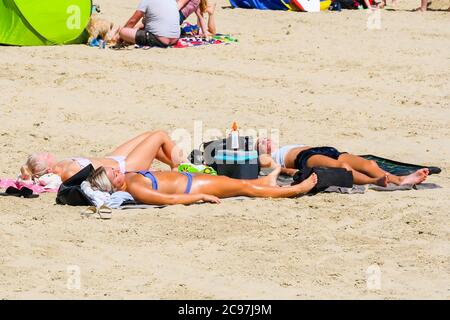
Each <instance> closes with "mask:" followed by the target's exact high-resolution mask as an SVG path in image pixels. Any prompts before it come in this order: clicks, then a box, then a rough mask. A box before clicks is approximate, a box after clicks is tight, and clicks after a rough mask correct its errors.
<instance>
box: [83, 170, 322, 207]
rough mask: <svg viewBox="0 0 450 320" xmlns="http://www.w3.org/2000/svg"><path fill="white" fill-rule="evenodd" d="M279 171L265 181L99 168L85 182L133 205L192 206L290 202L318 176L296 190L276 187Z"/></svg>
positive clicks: (273, 172)
mask: <svg viewBox="0 0 450 320" xmlns="http://www.w3.org/2000/svg"><path fill="white" fill-rule="evenodd" d="M279 174H280V168H276V169H275V170H273V171H272V172H271V173H270V174H269V175H268V176H267V177H264V178H260V179H254V180H238V179H232V178H228V177H226V176H211V175H207V174H198V175H197V174H191V173H186V172H183V173H179V172H167V171H159V172H150V171H134V172H126V173H122V172H120V171H119V170H117V169H113V168H104V167H100V168H98V169H96V170H95V171H94V172H93V173H92V174H91V175H90V176H89V177H88V179H87V181H89V183H90V184H91V186H92V188H93V189H96V190H100V191H107V192H115V191H126V192H128V193H130V194H131V195H132V196H133V198H134V199H135V200H136V201H139V202H141V203H145V204H154V205H171V204H191V203H195V202H199V201H204V202H212V203H220V200H219V199H220V198H228V197H236V196H247V197H260V198H289V197H295V196H299V195H302V194H304V193H307V192H308V191H310V190H311V189H312V188H313V187H314V186H315V185H316V183H317V176H316V175H315V174H313V175H311V176H310V177H309V178H308V179H306V180H304V181H303V182H302V183H300V184H297V185H295V186H288V187H279V186H277V184H276V180H277V177H278V175H279Z"/></svg>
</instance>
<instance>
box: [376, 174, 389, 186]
mask: <svg viewBox="0 0 450 320" xmlns="http://www.w3.org/2000/svg"><path fill="white" fill-rule="evenodd" d="M388 183H389V178H388V176H387V175H385V176H384V177H382V178H380V179H378V180H377V181H376V182H375V184H376V185H377V186H380V187H387V185H388Z"/></svg>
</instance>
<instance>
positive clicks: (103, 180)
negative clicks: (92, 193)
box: [86, 167, 115, 193]
mask: <svg viewBox="0 0 450 320" xmlns="http://www.w3.org/2000/svg"><path fill="white" fill-rule="evenodd" d="M86 181H87V182H89V183H90V184H91V187H92V189H93V190H100V191H106V192H110V193H111V192H114V191H115V190H114V186H113V185H112V183H111V181H109V178H108V175H107V174H106V170H105V168H104V167H98V168H97V169H95V170H94V172H92V173H91V174H90V175H89V177H87V179H86Z"/></svg>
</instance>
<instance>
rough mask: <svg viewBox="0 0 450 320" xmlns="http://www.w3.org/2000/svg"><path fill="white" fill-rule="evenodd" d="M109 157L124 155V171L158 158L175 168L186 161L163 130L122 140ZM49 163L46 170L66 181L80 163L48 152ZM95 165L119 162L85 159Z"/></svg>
mask: <svg viewBox="0 0 450 320" xmlns="http://www.w3.org/2000/svg"><path fill="white" fill-rule="evenodd" d="M108 156H123V157H125V167H126V170H127V171H138V170H147V169H149V168H150V167H151V165H152V162H153V161H154V160H155V159H157V160H159V161H161V162H163V163H165V164H167V165H168V166H170V168H172V170H174V169H176V168H177V167H178V164H180V163H181V162H187V161H188V160H187V159H186V157H184V156H183V155H182V153H181V150H179V149H178V148H177V147H176V145H175V143H174V142H173V141H172V140H171V139H170V137H169V135H168V134H167V133H166V132H165V131H162V130H157V131H148V132H145V133H143V134H140V135H138V136H137V137H135V138H133V139H131V140H129V141H127V142H125V143H123V144H122V145H120V146H119V147H117V148H116V149H115V150H114V151H113V152H112V153H111V154H109V155H108ZM43 157H46V158H45V160H46V162H47V165H48V169H47V172H49V173H54V174H57V175H59V176H60V177H61V180H62V181H65V180H67V179H69V178H70V177H72V176H73V175H75V174H76V173H77V172H79V171H80V170H81V167H80V165H79V164H78V163H77V162H76V161H74V160H71V159H66V160H62V161H59V162H57V161H55V159H54V157H53V156H52V155H51V154H43ZM87 159H89V160H90V161H91V162H92V165H93V166H94V168H98V167H101V166H104V167H112V168H115V169H119V164H118V163H117V161H115V160H114V159H109V158H87Z"/></svg>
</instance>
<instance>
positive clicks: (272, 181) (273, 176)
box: [244, 167, 281, 187]
mask: <svg viewBox="0 0 450 320" xmlns="http://www.w3.org/2000/svg"><path fill="white" fill-rule="evenodd" d="M280 172H281V167H277V168H275V169H273V171H272V172H271V173H269V174H268V175H267V176H266V177H261V178H258V179H252V180H244V181H247V182H248V183H250V184H253V185H255V186H272V187H277V186H278V184H277V178H278V176H279V175H280Z"/></svg>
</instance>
